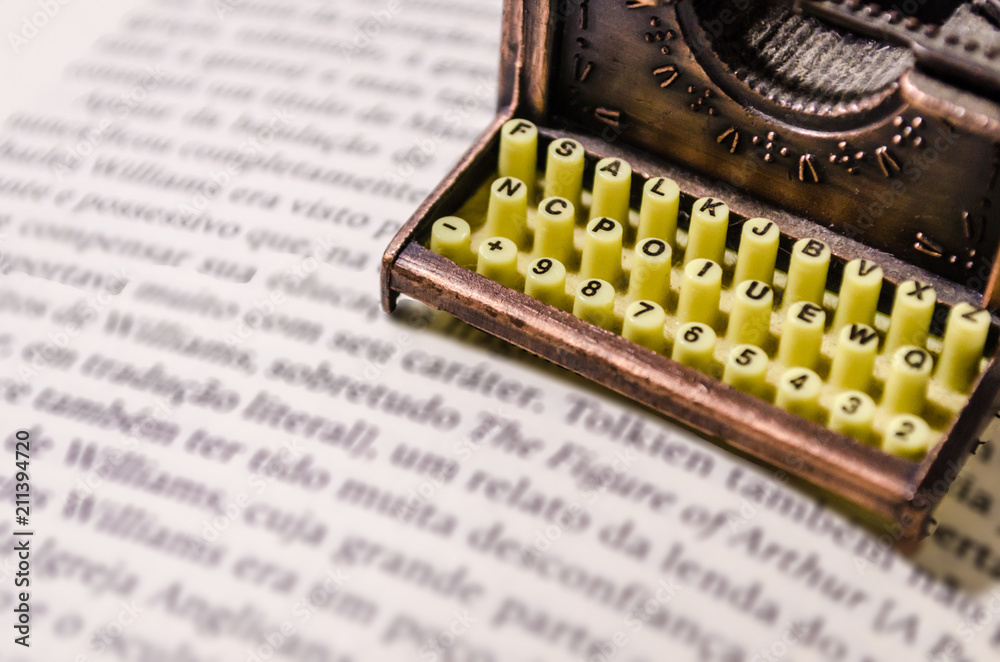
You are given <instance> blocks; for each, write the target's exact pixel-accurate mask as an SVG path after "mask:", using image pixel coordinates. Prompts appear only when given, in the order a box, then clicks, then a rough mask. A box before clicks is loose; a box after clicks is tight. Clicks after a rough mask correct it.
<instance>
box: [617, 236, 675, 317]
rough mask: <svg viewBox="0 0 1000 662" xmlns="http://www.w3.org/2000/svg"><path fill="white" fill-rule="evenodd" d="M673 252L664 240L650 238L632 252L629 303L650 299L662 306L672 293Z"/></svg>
mask: <svg viewBox="0 0 1000 662" xmlns="http://www.w3.org/2000/svg"><path fill="white" fill-rule="evenodd" d="M672 253H673V251H671V249H670V244H668V243H667V242H666V241H665V240H663V239H657V238H654V237H650V238H648V239H644V240H642V241H640V242H639V243H638V244H637V245H636V247H635V250H634V251H633V252H632V273H631V274H630V275H629V286H628V298H629V301H637V300H639V299H648V300H650V301H655V302H656V303H658V304H660V305H661V306H663V305H666V303H667V294H668V293H669V292H670V261H671V255H672Z"/></svg>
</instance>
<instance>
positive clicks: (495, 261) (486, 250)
mask: <svg viewBox="0 0 1000 662" xmlns="http://www.w3.org/2000/svg"><path fill="white" fill-rule="evenodd" d="M476 272H477V273H479V274H481V275H483V276H486V277H487V278H489V279H490V280H494V281H496V282H498V283H500V284H501V285H506V286H507V287H512V288H514V289H520V285H521V276H520V274H519V273H518V272H517V246H515V245H514V242H513V241H511V240H510V239H507V238H506V237H490V238H488V239H484V240H483V242H482V243H481V244H479V260H478V261H477V263H476Z"/></svg>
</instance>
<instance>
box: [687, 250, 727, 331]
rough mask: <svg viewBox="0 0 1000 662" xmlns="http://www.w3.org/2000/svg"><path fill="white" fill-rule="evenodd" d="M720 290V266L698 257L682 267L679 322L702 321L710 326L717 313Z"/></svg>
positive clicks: (713, 322)
mask: <svg viewBox="0 0 1000 662" xmlns="http://www.w3.org/2000/svg"><path fill="white" fill-rule="evenodd" d="M721 291H722V267H720V266H719V265H718V264H716V263H715V262H712V261H711V260H706V259H703V258H699V259H697V260H692V261H691V262H688V264H687V266H686V267H684V280H682V281H681V296H680V300H679V301H678V303H677V317H678V319H679V320H680V321H681V323H687V322H702V323H704V324H708V325H709V326H712V325H714V324H715V320H716V317H717V316H718V314H719V296H720V294H721Z"/></svg>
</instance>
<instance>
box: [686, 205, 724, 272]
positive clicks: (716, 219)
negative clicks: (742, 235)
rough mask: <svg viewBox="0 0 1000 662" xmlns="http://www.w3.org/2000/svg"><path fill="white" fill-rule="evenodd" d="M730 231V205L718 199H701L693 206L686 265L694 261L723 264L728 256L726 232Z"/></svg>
mask: <svg viewBox="0 0 1000 662" xmlns="http://www.w3.org/2000/svg"><path fill="white" fill-rule="evenodd" d="M728 229H729V205H727V204H726V203H725V202H723V201H722V200H719V199H717V198H699V199H698V200H695V201H694V205H692V206H691V224H690V225H689V226H688V245H687V249H686V250H685V251H684V264H690V263H691V262H692V261H693V260H699V259H705V260H711V261H713V262H715V263H716V264H722V262H723V258H724V257H725V254H726V231H727V230H728Z"/></svg>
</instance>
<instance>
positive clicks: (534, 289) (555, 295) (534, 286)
mask: <svg viewBox="0 0 1000 662" xmlns="http://www.w3.org/2000/svg"><path fill="white" fill-rule="evenodd" d="M524 293H525V294H527V295H528V296H530V297H534V298H536V299H538V300H539V301H542V302H544V303H547V304H549V305H550V306H555V307H556V308H563V307H564V306H565V305H566V267H564V266H563V263H562V262H560V261H559V260H557V259H555V258H551V257H540V258H538V259H537V260H535V261H534V262H532V263H531V264H529V265H528V271H527V272H525V274H524Z"/></svg>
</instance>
